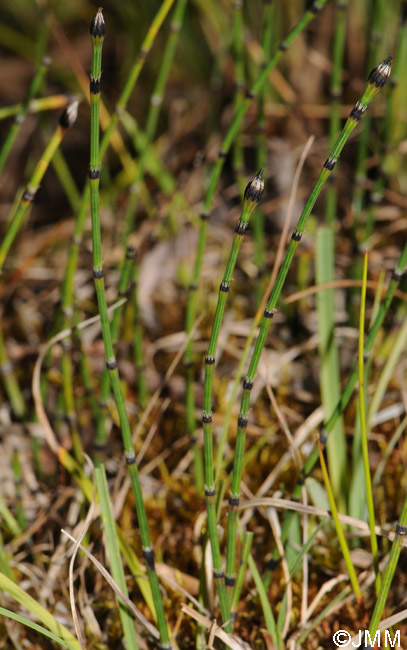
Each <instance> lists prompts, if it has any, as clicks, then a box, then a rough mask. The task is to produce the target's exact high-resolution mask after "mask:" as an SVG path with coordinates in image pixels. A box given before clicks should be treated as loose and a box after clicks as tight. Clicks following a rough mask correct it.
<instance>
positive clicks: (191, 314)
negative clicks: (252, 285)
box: [185, 0, 327, 432]
mask: <svg viewBox="0 0 407 650" xmlns="http://www.w3.org/2000/svg"><path fill="white" fill-rule="evenodd" d="M326 2H327V0H317V1H316V2H314V3H313V4H312V6H311V7H310V9H308V11H306V12H305V14H304V16H303V18H302V19H301V20H300V21H299V22H298V23H297V25H296V26H295V27H294V28H293V29H292V30H291V31H290V33H289V34H288V35H287V36H286V38H285V39H284V41H283V42H282V43H281V44H280V46H279V47H278V48H277V50H276V52H275V53H274V55H273V56H272V58H271V60H270V61H269V62H268V64H267V65H265V66H264V68H263V70H262V72H261V74H260V75H259V77H258V79H257V80H256V82H255V83H254V84H253V86H252V88H251V89H250V91H249V92H248V93H247V94H246V97H245V99H244V100H243V101H242V102H241V103H240V104H239V108H238V110H237V112H236V113H235V116H234V118H233V120H232V124H231V125H230V127H229V129H228V131H227V133H226V135H225V137H224V139H223V141H222V145H221V148H220V151H219V154H218V158H217V161H216V163H215V165H214V166H213V169H212V172H211V176H210V180H209V187H208V190H207V193H206V196H205V202H204V207H203V210H202V213H201V224H200V228H199V233H198V243H197V249H196V256H195V263H194V268H193V272H192V279H191V283H190V285H189V294H188V302H187V309H186V316H185V331H186V333H187V336H189V334H190V332H191V330H192V327H193V323H194V322H195V320H196V298H197V289H198V282H199V277H200V273H201V267H202V259H203V253H204V250H205V243H206V236H207V229H208V220H209V215H210V210H211V207H212V201H213V197H214V195H215V192H216V188H217V185H218V182H219V178H220V175H221V172H222V168H223V165H224V162H225V159H226V158H227V155H228V153H229V150H230V147H231V146H232V143H233V141H234V138H235V136H236V134H237V132H238V130H239V128H240V124H241V122H242V120H243V118H244V116H245V114H246V112H247V110H248V108H249V106H250V104H251V103H252V101H253V99H254V98H255V97H256V96H257V94H258V92H259V91H260V90H261V88H262V87H263V85H264V84H265V82H266V80H267V78H268V75H269V74H270V72H271V70H272V69H273V68H274V67H275V66H276V65H277V63H278V62H279V60H280V59H281V57H282V56H283V53H284V52H285V51H286V50H287V49H288V48H289V47H290V45H291V44H292V42H293V41H294V40H295V38H296V37H297V36H298V34H300V33H301V32H302V31H303V30H304V29H305V28H306V27H307V25H309V23H310V22H311V21H312V20H313V19H314V18H315V15H316V14H317V13H318V12H319V11H320V10H321V9H322V8H323V7H324V5H325V4H326ZM192 349H193V345H192V341H191V342H190V343H188V345H187V347H186V348H185V369H186V412H187V415H186V418H187V426H188V430H189V431H193V432H195V414H194V413H195V398H194V393H193V380H194V372H193V354H192Z"/></svg>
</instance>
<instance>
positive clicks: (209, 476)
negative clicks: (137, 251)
mask: <svg viewBox="0 0 407 650" xmlns="http://www.w3.org/2000/svg"><path fill="white" fill-rule="evenodd" d="M263 190H264V180H263V170H262V169H260V171H259V173H258V174H257V175H256V176H255V177H254V179H253V180H252V181H250V183H248V185H247V187H246V190H245V192H244V202H243V210H242V214H241V215H240V219H239V221H238V224H237V226H236V229H235V235H234V238H233V244H232V248H231V251H230V254H229V259H228V262H227V264H226V270H225V273H224V276H223V280H222V282H221V284H220V287H219V296H218V303H217V305H216V311H215V316H214V320H213V326H212V332H211V338H210V340H209V346H208V353H207V355H206V357H205V380H204V404H203V414H202V425H203V432H204V465H205V467H204V474H205V501H206V512H207V519H208V534H209V539H210V543H211V549H212V557H213V572H214V577H215V583H216V588H217V591H218V596H219V604H220V609H221V614H222V620H223V623H227V625H226V627H225V629H226V631H231V626H230V622H229V618H230V610H229V604H228V602H227V598H226V590H225V575H224V573H223V569H222V560H221V555H220V548H219V540H218V533H217V530H216V523H217V516H216V489H215V478H214V471H213V440H212V377H213V369H214V366H215V355H216V348H217V345H218V339H219V332H220V328H221V325H222V320H223V315H224V312H225V305H226V300H227V296H228V292H229V289H230V283H231V281H232V275H233V271H234V269H235V266H236V260H237V256H238V253H239V250H240V247H241V245H242V241H243V237H244V235H245V233H246V230H247V227H248V225H249V221H250V217H251V215H252V212H253V210H254V208H255V206H256V205H257V204H258V202H259V201H260V199H261V195H262V194H263Z"/></svg>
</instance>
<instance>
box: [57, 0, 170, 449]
mask: <svg viewBox="0 0 407 650" xmlns="http://www.w3.org/2000/svg"><path fill="white" fill-rule="evenodd" d="M173 2H174V0H167V1H166V2H165V3H163V5H162V6H161V7H160V9H159V10H158V12H157V14H156V16H155V18H154V20H153V22H152V23H151V25H150V27H149V29H148V32H147V34H146V37H145V39H144V40H143V43H142V46H141V48H140V50H139V52H138V54H137V59H136V62H135V64H134V65H133V67H132V69H131V72H130V74H129V76H128V78H127V81H126V84H125V86H124V88H123V90H122V93H121V95H120V97H119V100H118V102H117V104H116V109H115V112H114V114H113V115H112V117H111V121H110V124H109V127H108V129H107V131H106V132H105V134H104V135H103V138H102V142H101V144H100V148H99V164H100V162H101V161H102V160H103V158H104V155H105V153H106V151H107V149H108V146H109V144H110V141H111V139H112V138H113V135H114V133H115V130H116V127H117V125H118V122H119V120H120V119H121V117H122V115H123V112H124V110H125V108H126V105H127V102H128V100H129V98H130V95H131V93H132V91H133V89H134V85H135V83H136V81H137V79H138V77H139V75H140V72H141V70H142V68H143V66H144V63H145V61H146V58H147V54H148V52H149V51H150V49H151V47H152V45H153V43H154V39H155V37H156V35H157V32H158V30H159V28H160V27H161V25H162V23H163V21H164V19H165V17H166V16H167V13H168V11H169V10H170V8H171V5H172V3H173ZM89 194H90V187H89V183H86V185H85V187H84V190H83V192H82V196H81V199H80V201H79V207H78V210H77V214H76V219H75V225H74V232H73V235H72V240H71V244H70V247H69V252H68V262H67V265H66V269H65V276H64V280H63V286H62V313H63V316H64V323H63V326H64V327H69V326H70V325H71V319H72V314H73V293H74V277H75V272H76V268H77V263H78V256H79V249H80V246H81V243H82V235H83V230H84V227H85V223H86V217H87V208H88V205H89ZM99 443H100V446H103V444H104V443H103V441H100V440H99Z"/></svg>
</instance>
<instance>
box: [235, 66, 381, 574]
mask: <svg viewBox="0 0 407 650" xmlns="http://www.w3.org/2000/svg"><path fill="white" fill-rule="evenodd" d="M391 60H392V57H391V56H390V57H388V58H387V59H385V60H384V61H383V62H382V63H380V64H379V65H378V66H377V67H376V68H374V69H373V70H372V72H371V73H370V75H369V78H368V84H367V86H366V89H365V91H364V93H363V95H362V97H361V98H360V100H359V101H358V102H356V104H355V106H354V108H353V109H352V111H351V113H350V115H349V117H348V119H347V121H346V123H345V126H344V128H343V131H342V133H341V134H340V135H339V137H338V139H337V141H336V143H335V144H334V146H333V147H332V150H331V153H330V155H329V157H328V158H327V160H326V161H325V163H324V165H323V167H322V171H321V173H320V175H319V177H318V179H317V181H316V183H315V185H314V188H313V190H312V192H311V194H310V196H309V198H308V201H307V203H306V204H305V207H304V209H303V211H302V214H301V216H300V218H299V220H298V223H297V226H296V228H295V230H294V232H293V234H292V236H291V240H290V243H289V245H288V249H287V252H286V255H285V257H284V260H283V262H282V265H281V267H280V271H279V273H278V276H277V280H276V283H275V285H274V288H273V291H272V292H271V295H270V298H269V301H268V303H267V307H266V309H265V310H264V314H263V318H262V320H261V323H260V332H259V335H258V337H257V340H256V344H255V347H254V350H253V354H252V358H251V361H250V364H249V369H248V372H247V376H246V378H245V379H244V381H243V394H242V399H241V403H240V413H239V419H238V427H237V437H236V449H235V463H234V468H233V477H232V487H231V492H230V499H229V512H228V538H227V560H226V562H227V564H226V566H227V576H228V578H229V582H230V583H231V586H232V585H233V578H232V575H234V569H235V557H236V527H237V510H238V506H239V493H240V482H241V477H242V471H243V459H244V448H245V442H246V426H247V416H248V412H249V405H250V394H251V390H252V388H253V382H254V378H255V374H256V371H257V367H258V364H259V361H260V357H261V353H262V351H263V348H264V346H265V343H266V337H267V333H268V330H269V327H270V324H271V320H272V318H273V315H274V312H275V309H276V306H277V301H278V299H279V297H280V294H281V290H282V288H283V286H284V283H285V280H286V277H287V273H288V271H289V268H290V266H291V262H292V260H293V258H294V254H295V251H296V249H297V246H298V244H299V242H300V241H301V237H302V235H303V232H304V228H305V225H306V223H307V219H308V217H309V215H310V214H311V211H312V208H313V207H314V205H315V201H316V200H317V198H318V196H319V194H320V192H321V190H322V188H323V186H324V184H325V183H326V181H327V179H328V178H329V176H330V174H331V173H332V171H333V169H334V167H335V164H336V162H337V160H338V158H339V156H340V153H341V151H342V149H343V147H344V145H345V143H346V141H347V139H348V138H349V136H350V134H351V133H352V131H353V130H354V129H355V128H356V126H357V124H358V122H359V121H360V120H361V118H362V117H363V114H364V112H365V111H366V109H367V107H368V105H369V103H370V102H371V101H372V99H373V97H374V96H375V95H376V94H377V93H378V92H379V90H380V89H381V88H382V87H383V86H384V84H385V83H386V81H387V79H388V78H389V76H390V72H391ZM316 453H317V455H318V452H316Z"/></svg>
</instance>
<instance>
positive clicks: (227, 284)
mask: <svg viewBox="0 0 407 650" xmlns="http://www.w3.org/2000/svg"><path fill="white" fill-rule="evenodd" d="M229 289H230V282H221V283H220V287H219V291H223V292H224V293H227V292H228V291H229Z"/></svg>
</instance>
